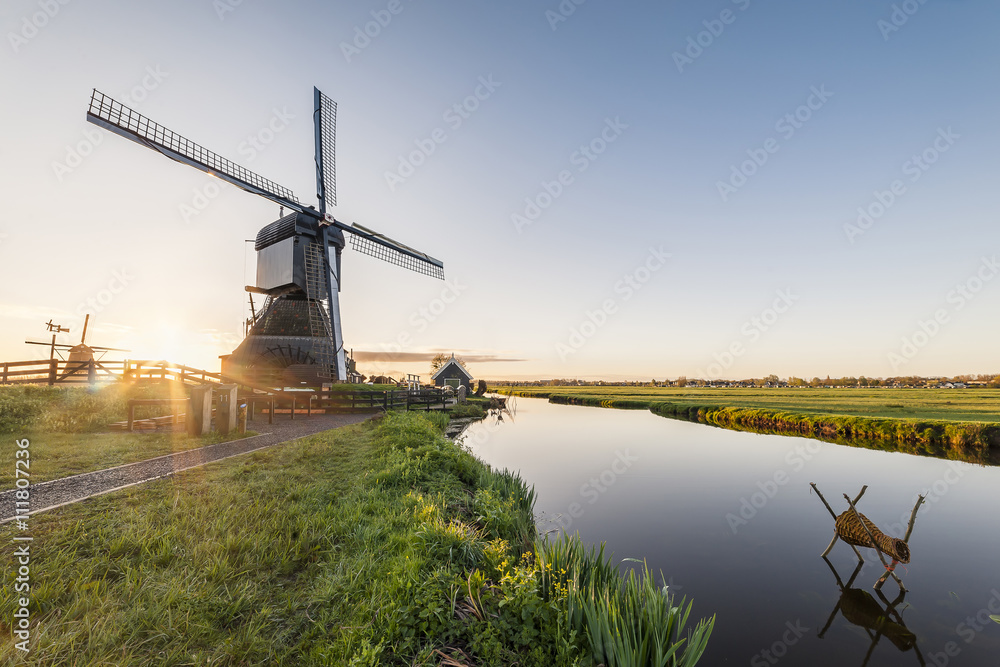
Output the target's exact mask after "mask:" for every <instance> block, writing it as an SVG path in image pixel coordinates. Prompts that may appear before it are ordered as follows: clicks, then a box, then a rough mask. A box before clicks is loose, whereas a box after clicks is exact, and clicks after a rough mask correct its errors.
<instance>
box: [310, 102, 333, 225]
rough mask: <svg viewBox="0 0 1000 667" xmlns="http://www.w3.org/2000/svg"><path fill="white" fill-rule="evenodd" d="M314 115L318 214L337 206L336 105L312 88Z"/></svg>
mask: <svg viewBox="0 0 1000 667" xmlns="http://www.w3.org/2000/svg"><path fill="white" fill-rule="evenodd" d="M313 98H314V101H315V105H314V107H315V111H314V113H315V114H316V197H317V199H319V212H320V214H325V213H326V207H327V204H332V205H333V206H336V205H337V103H336V102H334V101H333V100H331V99H330V98H329V97H327V96H326V95H324V94H323V93H322V92H320V89H319V88H313Z"/></svg>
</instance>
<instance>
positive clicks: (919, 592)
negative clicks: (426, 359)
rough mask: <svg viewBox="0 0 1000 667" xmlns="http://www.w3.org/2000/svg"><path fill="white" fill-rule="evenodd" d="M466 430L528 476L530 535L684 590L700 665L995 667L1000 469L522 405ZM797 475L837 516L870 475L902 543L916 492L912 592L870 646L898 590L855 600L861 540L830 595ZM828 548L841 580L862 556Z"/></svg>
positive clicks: (645, 416)
mask: <svg viewBox="0 0 1000 667" xmlns="http://www.w3.org/2000/svg"><path fill="white" fill-rule="evenodd" d="M463 439H464V442H465V444H466V445H467V446H469V447H470V448H471V449H472V451H473V452H475V454H476V455H477V456H479V457H480V458H482V459H483V460H484V461H486V462H488V463H490V464H492V465H494V466H498V467H507V468H511V469H514V470H519V471H520V473H521V476H522V477H523V478H524V479H525V480H526V481H527V482H528V483H529V484H534V486H535V489H536V491H537V494H538V502H537V505H536V513H537V514H538V515H539V527H540V528H542V529H544V528H559V527H560V526H561V527H562V528H564V529H567V530H568V531H569V532H576V531H579V533H580V536H581V537H582V538H583V540H584V541H585V542H588V543H599V542H601V541H604V542H606V543H607V549H608V551H612V552H614V555H615V559H616V560H618V559H621V558H626V557H631V558H640V559H643V558H644V559H645V560H646V561H647V563H648V564H649V566H650V569H651V570H653V571H655V572H659V571H662V572H663V575H664V578H665V580H666V581H667V583H669V584H670V585H671V586H672V588H673V589H674V590H675V591H677V592H678V594H679V595H682V596H688V597H692V598H694V600H695V608H694V615H697V616H699V617H700V616H708V615H711V614H713V613H715V614H716V615H717V620H716V625H715V631H714V633H713V635H712V639H711V641H710V643H709V648H708V651H707V652H706V653H705V657H704V658H703V659H702V662H701V663H700V664H702V665H706V666H711V665H728V664H732V665H752V666H758V665H773V664H783V665H836V666H837V667H849V666H853V665H862V664H865V661H866V659H867V664H868V665H872V666H875V665H938V666H941V665H946V664H947V665H967V666H979V665H983V666H986V665H988V666H989V667H997V665H1000V624H997V623H995V622H993V621H991V620H990V619H989V614H1000V502H998V500H1000V493H998V491H1000V468H984V467H980V466H975V465H970V464H966V463H955V462H949V461H942V460H937V459H929V458H921V457H915V456H909V455H905V454H891V453H885V452H876V451H870V450H864V449H856V448H850V447H845V446H841V445H833V444H826V443H821V442H818V441H814V440H807V439H803V438H792V437H782V436H773V435H756V434H752V433H739V432H735V431H726V430H722V429H717V428H712V427H709V426H703V425H700V424H692V423H688V422H681V421H675V420H671V419H665V418H663V417H658V416H656V415H653V414H651V413H649V412H645V411H621V410H607V409H602V408H587V407H578V406H565V405H552V404H549V403H547V402H545V401H543V400H539V399H518V401H517V414H516V416H515V418H514V420H513V421H511V420H510V419H507V420H506V421H505V422H504V423H503V424H500V425H495V424H490V423H481V424H477V425H474V426H473V427H472V429H470V430H469V431H467V432H466V434H465V435H464V436H463ZM809 482H816V484H817V485H818V487H819V489H820V491H822V492H823V495H824V496H825V497H826V499H827V501H829V503H830V504H831V506H832V507H833V509H834V511H835V512H837V513H838V514H839V513H840V512H841V511H842V510H844V509H846V508H847V502H846V501H845V500H844V498H843V494H844V493H848V494H849V495H850V496H851V497H852V498H853V497H854V496H855V495H856V494H857V493H858V491H860V489H861V487H862V486H863V485H865V484H867V485H868V487H869V488H868V491H867V493H866V494H865V496H864V497H863V498H862V499H861V501H860V502H859V503H858V509H859V511H861V512H862V513H864V514H865V515H866V516H868V517H869V518H870V519H872V520H873V521H874V522H875V524H876V525H877V526H878V527H879V528H881V529H882V530H883V531H884V532H886V533H887V534H892V535H895V536H899V537H901V536H902V533H903V532H905V523H906V521H907V519H908V518H909V513H910V510H911V509H912V508H913V504H914V502H915V501H916V497H917V494H918V493H921V492H926V493H928V494H929V495H928V499H927V502H926V503H925V504H924V505H923V506H922V507H921V509H920V511H919V513H918V515H917V519H916V524H915V527H914V530H913V534H912V536H911V538H910V541H909V545H910V550H911V553H912V558H911V562H910V564H909V565H907V566H906V567H905V569H904V568H903V566H897V572H898V574H899V575H900V578H901V579H902V580H903V582H904V583H905V584H906V587H907V589H909V592H908V593H907V594H906V596H905V598H904V599H903V601H902V602H900V603H899V604H898V605H897V606H896V607H895V611H896V612H898V613H899V618H895V617H894V620H893V624H888V625H887V624H885V623H884V622H883V624H882V626H881V627H882V628H883V630H884V635H883V636H881V638H879V639H878V642H877V643H876V644H875V646H874V648H872V644H873V639H875V638H876V637H877V632H876V630H874V629H872V628H871V627H867V628H866V627H864V625H866V624H867V625H869V626H872V625H874V624H875V623H876V622H877V619H878V617H879V614H880V613H881V612H880V608H879V607H876V606H875V604H876V603H881V608H885V607H887V606H888V603H889V602H892V601H893V599H894V598H896V597H897V594H898V590H899V588H898V586H897V585H896V584H895V583H894V582H893V581H892V580H889V581H888V582H886V584H885V585H884V587H883V588H882V591H883V593H884V595H885V596H886V598H887V599H888V600H887V601H886V602H883V601H881V600H880V599H879V598H878V597H874V598H868V597H867V596H866V595H864V594H863V592H865V593H871V594H873V595H874V593H875V592H874V591H873V590H872V585H873V584H874V583H875V581H876V580H877V579H878V578H879V576H880V575H881V573H882V572H883V571H884V568H883V567H882V565H881V564H880V563H879V561H878V558H877V556H876V555H875V552H874V551H873V550H871V549H862V550H861V551H862V555H864V556H865V560H866V565H865V566H864V568H863V569H862V570H861V572H860V574H859V575H858V576H857V578H856V579H855V580H854V583H853V585H852V586H850V588H849V589H847V588H845V589H843V590H844V591H847V592H846V593H843V592H842V589H841V588H840V587H839V586H838V582H837V577H836V576H835V575H834V572H833V571H832V570H831V567H830V566H829V565H827V563H826V561H824V560H823V559H822V558H820V556H819V554H820V553H822V551H823V549H825V548H826V545H827V544H828V543H829V541H830V538H831V536H832V535H833V519H832V518H831V517H830V515H829V514H828V512H827V511H826V509H825V508H824V507H823V504H822V503H821V502H820V500H819V498H818V497H817V496H816V495H815V494H814V493H810V491H811V489H810V487H809ZM828 558H829V561H830V563H831V564H832V566H833V568H834V569H835V570H836V571H837V573H838V574H839V577H840V580H841V581H842V582H843V583H844V584H845V585H846V584H847V582H848V580H849V579H850V577H851V575H852V573H853V571H854V569H855V566H856V565H857V557H856V556H855V555H854V553H853V552H852V551H851V549H850V547H849V546H847V545H845V544H844V543H843V542H838V544H837V545H836V546H835V547H834V548H833V551H832V552H831V553H830V555H829V556H828ZM838 603H840V605H839V607H838ZM987 610H990V611H987ZM835 611H836V615H835V617H834V618H833V619H832V622H830V625H829V627H825V626H827V623H828V621H830V619H831V615H832V614H833V613H834V612H835ZM977 617H978V618H977ZM848 619H850V620H848ZM899 620H902V622H903V624H904V626H905V627H903V626H900V625H899ZM824 628H825V629H824ZM914 637H915V639H914ZM765 652H766V653H765ZM949 653H950V654H951V655H949Z"/></svg>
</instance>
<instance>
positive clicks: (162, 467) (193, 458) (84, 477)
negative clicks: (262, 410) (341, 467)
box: [0, 414, 372, 523]
mask: <svg viewBox="0 0 1000 667" xmlns="http://www.w3.org/2000/svg"><path fill="white" fill-rule="evenodd" d="M371 416H372V415H370V414H349V415H332V414H331V415H316V416H313V417H299V418H297V419H294V420H291V419H289V420H288V421H280V422H276V423H274V424H263V428H265V429H267V431H268V432H267V433H262V434H261V435H255V436H253V437H250V438H244V439H242V440H233V441H230V442H221V443H219V444H216V445H208V446H207V447H201V448H200V449H191V450H188V451H186V452H178V453H177V454H167V455H165V456H158V457H156V458H153V459H148V460H146V461H139V462H137V463H128V464H126V465H122V466H117V467H115V468H108V469H106V470H97V471H95V472H87V473H82V474H80V475H72V476H70V477H63V478H62V479H55V480H52V481H50V482H42V483H41V484H32V485H31V487H30V491H31V512H30V514H37V513H39V512H45V511H46V510H51V509H55V508H56V507H62V506H63V505H69V504H71V503H76V502H79V501H81V500H85V499H87V498H91V497H93V496H98V495H101V494H103V493H109V492H111V491H117V490H118V489H123V488H125V487H127V486H133V485H136V484H142V483H143V482H149V481H151V480H154V479H159V478H160V477H166V476H167V475H173V474H174V473H177V472H180V471H182V470H187V469H188V468H195V467H197V466H201V465H205V464H206V463H211V462H212V461H218V460H220V459H225V458H229V457H230V456H238V455H239V454H246V453H248V452H255V451H257V450H259V449H266V448H267V447H273V446H274V445H279V444H282V443H285V442H290V441H292V440H295V439H297V438H302V437H305V436H307V435H313V434H314V433H319V432H321V431H328V430H330V429H334V428H340V427H341V426H348V425H350V424H357V423H359V422H363V421H365V420H366V419H370V418H371ZM250 427H251V428H253V427H258V428H260V427H261V424H260V422H250ZM15 491H16V489H11V490H9V491H5V492H3V493H0V523H6V522H8V521H11V520H12V519H14V518H15V511H14V508H15V505H14V500H15V498H14V493H15ZM30 514H29V516H30ZM22 516H23V514H22Z"/></svg>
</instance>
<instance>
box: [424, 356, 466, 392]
mask: <svg viewBox="0 0 1000 667" xmlns="http://www.w3.org/2000/svg"><path fill="white" fill-rule="evenodd" d="M431 380H433V381H434V386H436V387H451V388H453V389H458V388H459V386H463V387H465V390H466V391H467V392H468V393H470V394H471V393H472V373H470V372H469V371H467V370H466V369H465V366H463V365H462V364H461V363H459V361H458V359H456V358H455V355H454V354H452V355H451V359H449V360H448V361H446V362H444V365H443V366H441V368H439V369H437V372H436V373H434V375H432V376H431Z"/></svg>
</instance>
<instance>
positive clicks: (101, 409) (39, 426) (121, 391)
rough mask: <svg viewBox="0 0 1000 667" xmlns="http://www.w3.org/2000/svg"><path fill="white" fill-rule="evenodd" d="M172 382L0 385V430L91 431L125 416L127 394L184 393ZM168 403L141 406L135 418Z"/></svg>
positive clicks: (161, 409)
mask: <svg viewBox="0 0 1000 667" xmlns="http://www.w3.org/2000/svg"><path fill="white" fill-rule="evenodd" d="M186 395H187V393H186V390H185V389H184V388H183V387H182V386H180V385H177V384H175V383H169V382H168V383H144V384H122V383H115V384H111V385H104V386H101V387H97V388H94V389H91V388H87V387H46V386H40V385H14V386H3V387H0V434H13V435H17V436H21V435H22V433H24V432H25V431H28V430H44V431H50V432H59V433H92V432H95V431H99V430H106V429H107V426H108V424H111V423H113V422H116V421H124V420H125V419H126V418H127V417H128V400H129V399H130V398H171V397H184V396H186ZM170 410H171V408H170V407H169V406H142V407H140V408H137V410H136V418H144V417H156V416H160V415H164V414H170Z"/></svg>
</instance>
